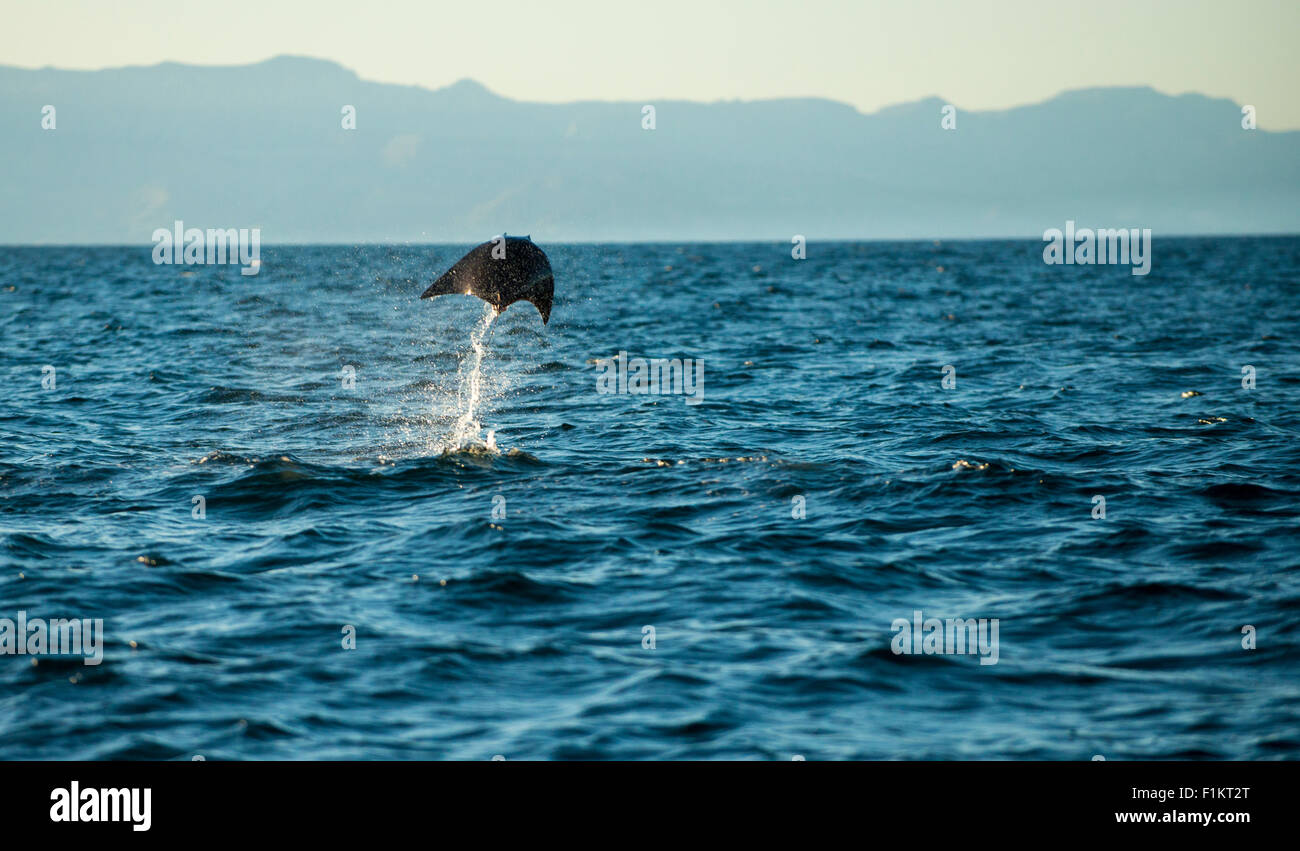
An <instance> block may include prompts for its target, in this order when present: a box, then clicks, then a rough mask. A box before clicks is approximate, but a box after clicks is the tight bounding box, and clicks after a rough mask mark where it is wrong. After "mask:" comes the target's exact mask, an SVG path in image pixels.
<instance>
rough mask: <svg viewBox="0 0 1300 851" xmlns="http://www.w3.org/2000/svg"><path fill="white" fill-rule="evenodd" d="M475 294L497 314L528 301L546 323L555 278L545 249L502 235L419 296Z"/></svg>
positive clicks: (553, 291)
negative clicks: (520, 302) (518, 303)
mask: <svg viewBox="0 0 1300 851" xmlns="http://www.w3.org/2000/svg"><path fill="white" fill-rule="evenodd" d="M453 293H462V294H465V295H476V296H478V297H479V298H481V299H483V300H484V301H486V302H487V303H488V304H490V305H492V306H493V307H494V308H496V311H497V313H500V312H501V311H503V310H505V309H506V308H507V307H509V306H510V305H512V304H514V303H515V302H517V301H527V302H531V303H532V305H533V306H534V307H536V308H537V312H538V313H540V314H541V315H542V324H543V325H545V324H546V323H547V322H548V321H550V318H551V299H552V297H553V296H554V294H555V278H554V277H553V276H552V275H551V263H550V261H549V260H547V259H546V254H545V252H543V251H542V249H540V248H538V247H537V246H536V245H534V244H533V241H532V240H531V239H529V238H528V237H526V236H501V237H497V238H496V239H493V240H492V241H490V242H485V243H483V244H482V245H480V246H479V247H477V248H475V249H474V250H473V251H471V252H470V253H469V254H466V255H465V256H464V257H462V258H460V259H459V260H457V261H456V265H454V266H452V267H451V268H450V269H448V270H447V271H446V272H445V273H444V274H443V276H442V277H441V278H439V279H438V280H436V281H434V282H433V284H432V285H431V286H430V287H429V288H428V289H427V290H425V291H424V293H423V294H421V296H420V298H432V297H433V296H436V295H451V294H453Z"/></svg>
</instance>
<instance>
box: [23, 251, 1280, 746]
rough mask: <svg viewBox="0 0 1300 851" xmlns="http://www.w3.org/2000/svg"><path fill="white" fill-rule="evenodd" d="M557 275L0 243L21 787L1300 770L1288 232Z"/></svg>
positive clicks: (413, 261)
mask: <svg viewBox="0 0 1300 851" xmlns="http://www.w3.org/2000/svg"><path fill="white" fill-rule="evenodd" d="M543 237H544V235H543V234H534V238H535V239H536V240H537V241H538V243H539V244H540V245H542V247H543V248H545V249H546V251H547V253H548V254H549V256H550V259H551V264H552V266H553V268H554V271H555V304H554V310H553V312H552V315H551V320H550V322H549V324H548V325H545V326H544V325H543V324H542V322H541V319H540V317H539V315H538V313H537V311H536V310H535V309H534V308H533V306H532V305H529V304H527V303H524V302H520V303H517V304H515V305H514V306H512V307H511V308H509V309H508V310H507V311H505V312H504V313H503V314H501V315H500V316H499V317H498V318H497V319H496V320H495V321H494V322H491V323H489V321H488V320H489V319H490V313H489V308H487V307H486V306H485V304H484V302H482V301H480V300H478V299H475V298H473V297H469V296H443V297H440V298H437V299H432V300H423V301H422V300H420V299H419V298H418V296H419V294H420V292H421V291H422V290H423V289H424V288H425V287H426V286H427V285H428V284H429V282H430V281H432V280H433V279H434V278H435V277H436V276H437V275H438V274H439V273H441V272H442V271H443V270H445V269H446V268H447V267H449V266H450V265H451V264H452V263H453V262H454V261H455V260H456V259H457V258H459V257H460V256H461V255H462V254H463V253H464V252H465V251H466V250H468V248H470V246H441V245H392V246H373V245H372V246H275V245H268V246H263V247H262V249H261V266H260V268H259V270H258V274H256V275H241V274H240V270H239V267H238V266H216V265H213V266H206V265H194V266H183V265H155V263H154V262H153V259H152V257H151V253H150V247H149V246H135V247H5V248H0V305H2V306H3V307H2V308H0V353H2V358H3V370H4V372H3V377H4V390H3V395H2V396H0V399H2V400H3V401H2V404H0V618H7V619H10V620H13V621H15V622H16V619H17V618H18V617H19V613H20V612H21V613H23V616H24V617H25V618H27V619H33V618H43V619H49V620H53V619H58V618H75V619H89V620H94V619H102V630H103V633H102V635H103V639H102V647H101V650H102V659H101V660H100V662H99V664H90V665H88V664H85V661H86V660H85V659H83V658H82V657H81V656H77V655H64V656H54V655H48V654H46V655H30V654H23V653H18V652H17V650H16V649H10V650H8V651H7V652H6V653H5V655H3V656H0V758H3V759H164V760H191V759H195V758H198V757H202V758H204V759H209V760H231V759H463V760H486V759H492V758H494V757H498V756H499V757H503V758H505V759H508V760H517V759H545V760H551V759H555V760H561V759H599V760H606V759H637V760H642V759H645V760H663V759H738V760H750V759H762V760H767V759H777V760H789V759H793V758H800V757H802V758H804V759H808V760H840V759H904V760H937V759H944V760H947V759H981V760H983V759H1051V760H1091V759H1094V758H1097V757H1101V758H1104V759H1107V760H1129V759H1174V758H1178V759H1272V758H1290V759H1294V758H1297V757H1300V627H1298V623H1300V555H1298V553H1300V440H1297V435H1298V434H1300V342H1298V339H1297V331H1300V239H1297V238H1201V239H1197V238H1177V239H1175V238H1160V237H1159V236H1158V235H1157V238H1156V239H1155V241H1154V245H1153V248H1152V266H1151V271H1150V274H1149V275H1146V276H1135V275H1132V274H1130V270H1129V268H1128V267H1124V266H1119V267H1108V266H1060V265H1048V264H1045V263H1044V260H1043V243H1042V242H1038V241H1034V240H1025V241H956V242H952V241H941V242H932V241H916V242H861V243H851V242H845V243H819V242H816V241H813V242H810V243H808V245H807V257H806V259H803V260H796V259H793V258H792V256H791V245H790V244H789V243H783V242H781V241H779V240H778V241H772V242H767V243H757V242H756V243H725V244H682V245H676V244H626V245H623V244H602V245H549V244H547V243H546V242H545V240H544V238H543ZM620 353H625V354H624V355H623V356H622V357H621V358H619V359H618V360H611V359H614V358H616V357H617V356H619V355H620ZM643 359H644V361H645V362H646V363H648V364H649V363H651V361H652V359H654V360H657V359H675V360H680V361H681V369H680V370H679V371H678V372H677V373H674V372H672V371H671V370H672V365H671V364H658V363H654V364H651V365H652V366H656V367H662V368H663V370H664V371H663V374H662V376H661V377H663V378H664V379H665V381H663V382H661V383H660V384H659V386H658V387H657V388H654V389H657V390H658V391H660V392H654V393H650V392H645V393H632V392H617V391H619V390H629V389H638V388H640V389H645V388H644V386H642V385H639V384H637V382H636V381H632V380H630V379H625V378H620V379H618V380H614V381H605V383H603V384H602V380H603V379H602V377H604V378H605V379H607V378H609V376H610V375H614V374H617V372H618V371H617V370H616V369H613V368H612V367H611V364H617V365H621V366H622V367H623V368H624V370H625V375H626V374H627V370H628V368H629V366H630V365H632V364H636V363H639V362H640V361H641V360H643ZM632 372H634V373H636V374H642V373H640V371H639V368H636V369H633V370H632ZM678 376H681V377H682V378H683V379H686V378H690V379H691V380H692V381H693V382H694V383H692V384H691V386H690V388H689V390H690V392H687V390H688V388H686V387H684V386H679V385H681V384H682V382H678V381H677V380H676V379H677V377H678ZM668 379H672V380H668ZM610 390H613V391H614V392H606V391H610ZM665 391H666V392H665ZM674 391H680V392H674ZM932 619H937V621H934V622H936V623H939V624H940V626H941V627H942V628H943V631H942V633H941V634H936V633H934V632H933V630H932V629H931V627H930V626H929V623H930V622H931V621H932ZM954 621H956V622H957V623H958V629H957V630H956V634H957V636H958V637H960V636H961V629H962V627H961V624H962V623H967V622H969V623H975V622H978V624H979V628H978V630H972V632H970V633H969V635H970V636H971V637H972V638H977V640H976V641H975V646H974V647H972V646H971V644H969V643H968V644H967V645H966V646H965V647H964V650H962V649H961V648H959V647H956V646H955V645H954V644H953V642H952V640H951V638H952V635H953V633H954V630H953V629H952V626H951V625H952V623H953V622H954ZM931 638H933V639H934V643H933V644H930V643H928V642H929V640H930V639H931ZM16 646H17V645H16V644H15V645H14V647H16ZM972 650H973V651H974V652H972Z"/></svg>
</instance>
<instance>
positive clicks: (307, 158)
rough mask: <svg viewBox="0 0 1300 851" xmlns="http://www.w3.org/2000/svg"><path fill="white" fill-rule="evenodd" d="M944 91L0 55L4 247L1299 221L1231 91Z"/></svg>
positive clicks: (1014, 232) (955, 233)
mask: <svg viewBox="0 0 1300 851" xmlns="http://www.w3.org/2000/svg"><path fill="white" fill-rule="evenodd" d="M592 73H593V74H596V73H599V69H593V71H592ZM645 104H652V105H653V106H654V107H655V124H656V127H655V129H654V130H645V129H643V128H642V107H643V106H644V105H645ZM45 105H52V106H54V107H55V113H54V120H55V122H56V129H54V130H43V129H42V127H41V122H42V108H43V107H44V106H45ZM345 105H351V106H353V107H355V110H356V129H355V130H345V129H343V127H342V121H343V117H344V116H343V114H342V110H343V107H344V106H345ZM943 106H944V102H943V101H942V100H940V99H938V98H929V99H926V100H922V101H918V102H915V103H908V104H903V105H900V106H895V107H890V108H887V109H882V110H881V111H879V112H876V113H873V114H870V115H864V114H862V113H860V112H858V111H857V110H855V109H853V108H852V107H850V106H847V105H845V104H842V103H837V102H834V101H829V100H819V99H811V98H810V99H783V100H765V101H746V102H740V101H727V102H717V103H693V102H687V101H672V100H658V101H655V100H650V101H644V102H643V101H636V102H631V101H630V102H625V103H607V102H594V101H584V102H578V103H566V104H541V103H526V102H522V101H514V100H509V99H507V98H503V97H500V96H498V95H496V94H493V93H492V92H490V91H488V90H487V89H485V88H484V87H483V86H481V85H479V84H477V83H475V82H472V81H470V80H463V81H461V82H459V83H456V84H455V85H452V86H448V87H446V88H443V89H436V90H430V89H424V88H420V87H416V86H398V85H389V84H383V83H374V82H367V81H365V80H362V79H360V78H358V77H357V76H356V74H354V73H352V72H351V71H348V70H347V69H345V68H342V67H340V66H339V65H336V64H334V63H332V62H327V61H322V60H317V59H306V58H298V57H279V58H276V59H271V60H268V61H266V62H261V63H258V64H255V65H248V66H236V67H200V66H189V65H179V64H174V63H164V64H162V65H155V66H152V67H142V68H120V69H111V70H103V71H62V70H56V69H39V70H27V69H19V68H10V67H0V158H2V160H3V162H4V164H5V172H6V175H5V179H4V192H3V193H2V194H0V243H8V244H13V243H29V242H30V243H87V242H89V243H148V242H149V241H150V237H151V234H152V232H153V230H154V229H155V228H160V227H171V226H172V223H173V222H174V221H175V220H176V219H181V220H183V221H184V222H185V224H186V226H189V227H200V228H209V227H214V228H215V227H221V228H227V227H259V228H261V229H262V241H263V242H264V243H284V242H369V241H392V242H407V241H411V242H471V241H479V240H484V239H488V238H490V237H491V236H492V235H494V234H497V233H500V232H502V231H506V232H509V233H521V234H522V233H531V234H532V235H533V237H534V239H536V240H538V241H542V242H556V241H609V240H628V241H634V240H712V239H719V240H725V239H781V240H784V241H786V242H788V241H789V240H790V238H791V236H792V235H794V234H803V235H805V236H806V237H807V239H808V240H809V241H817V240H824V239H841V238H880V239H885V238H931V237H935V238H938V237H945V238H955V237H980V236H1018V237H1032V238H1040V237H1041V236H1042V233H1043V231H1044V230H1045V229H1046V228H1051V227H1062V226H1063V224H1064V222H1065V220H1066V219H1073V220H1075V221H1077V222H1078V223H1079V225H1080V226H1081V227H1083V226H1100V227H1144V228H1145V227H1149V228H1151V229H1152V230H1153V231H1154V232H1155V235H1156V237H1157V238H1158V237H1159V236H1160V235H1168V234H1175V233H1181V234H1188V233H1192V234H1200V233H1295V232H1300V132H1294V131H1293V132H1284V133H1274V132H1267V131H1264V130H1249V131H1248V130H1243V129H1242V127H1241V106H1240V105H1238V104H1235V103H1233V102H1231V101H1228V100H1219V99H1213V98H1209V97H1205V96H1202V95H1181V96H1177V97H1173V96H1168V95H1164V94H1160V93H1158V92H1156V91H1154V90H1152V89H1149V88H1102V89H1084V90H1079V91H1071V92H1066V93H1063V94H1061V95H1058V96H1057V97H1054V98H1052V99H1051V100H1048V101H1046V102H1044V103H1040V104H1035V105H1032V106H1024V107H1018V108H1015V109H1009V110H1001V111H990V112H967V111H964V110H961V109H960V106H958V111H957V115H956V119H957V126H956V129H955V130H943V129H941V127H940V121H941V117H942V116H941V110H942V108H943Z"/></svg>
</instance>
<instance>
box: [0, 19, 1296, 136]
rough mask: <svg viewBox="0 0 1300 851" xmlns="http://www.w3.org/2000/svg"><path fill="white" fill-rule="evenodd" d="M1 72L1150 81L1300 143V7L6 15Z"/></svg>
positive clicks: (971, 87) (987, 100)
mask: <svg viewBox="0 0 1300 851" xmlns="http://www.w3.org/2000/svg"><path fill="white" fill-rule="evenodd" d="M0 20H3V21H4V26H3V27H2V28H0V65H14V66H19V67H27V68H39V67H46V66H53V67H57V68H77V69H97V68H111V67H120V66H124V65H152V64H156V63H158V62H164V61H175V62H185V63H190V64H197V65H232V64H234V65H238V64H248V63H252V62H258V61H261V60H263V59H267V58H270V57H272V56H277V55H282V54H293V55H300V56H313V57H318V58H323V59H330V60H333V61H335V62H338V63H339V64H341V65H344V66H346V67H348V68H350V69H351V70H353V71H356V72H357V73H358V74H359V75H360V76H361V77H363V78H365V79H369V80H375V81H379V82H387V83H402V84H409V85H419V86H425V87H428V88H438V87H441V86H445V85H448V84H450V83H453V82H455V81H456V80H459V79H462V78H466V77H469V78H472V79H475V80H478V81H479V82H481V83H483V84H484V85H486V86H487V87H488V88H490V89H492V90H493V91H495V92H497V93H498V94H501V95H504V96H506V97H510V98H515V99H518V100H530V101H547V102H557V103H558V102H565V101H573V100H623V101H636V100H643V101H646V102H649V101H652V100H669V99H681V100H696V101H716V100H731V99H742V100H756V99H763V98H775V97H802V96H816V97H825V98H830V99H833V100H838V101H842V102H845V103H849V104H852V105H853V106H855V107H857V108H858V109H860V110H861V111H863V112H874V111H876V110H877V109H880V108H881V107H883V106H888V105H891V104H895V103H902V102H906V101H912V100H917V99H920V98H923V97H928V96H932V95H933V96H938V97H941V98H944V99H945V100H946V101H947V102H949V103H952V104H954V105H956V106H957V107H958V108H960V109H967V110H985V109H1004V108H1008V107H1012V106H1018V105H1021V104H1026V103H1036V102H1039V101H1042V100H1045V99H1047V98H1050V97H1051V96H1052V95H1055V94H1057V93H1058V92H1061V91H1064V90H1068V89H1077V88H1086V87H1091V86H1133V85H1146V86H1152V87H1153V88H1155V89H1157V90H1159V91H1161V92H1165V93H1168V94H1182V93H1184V92H1199V93H1202V94H1206V95H1210V96H1213V97H1226V98H1231V99H1232V100H1235V101H1236V102H1238V103H1241V104H1251V105H1254V106H1255V108H1256V110H1257V116H1258V122H1259V126H1260V128H1261V129H1266V130H1294V129H1300V98H1298V97H1296V94H1297V92H1298V91H1300V60H1298V59H1297V58H1296V52H1295V44H1294V42H1295V39H1296V36H1297V34H1300V0H1217V2H1210V0H1084V2H1079V3H1070V2H1065V0H897V2H895V0H889V1H888V2H870V0H858V1H857V2H833V0H796V2H789V0H787V2H769V0H744V2H735V1H734V0H685V2H683V0H652V2H637V3H630V2H619V0H530V2H515V0H490V1H489V2H469V3H467V2H457V3H448V2H441V1H440V0H423V2H420V0H409V2H408V1H407V0H401V1H400V2H399V0H366V2H362V3H357V2H353V0H348V2H335V0H222V1H221V2H217V3H213V2H211V0H207V1H206V2H192V0H129V2H121V3H117V2H107V0H40V2H30V0H0Z"/></svg>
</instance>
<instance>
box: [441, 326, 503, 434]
mask: <svg viewBox="0 0 1300 851" xmlns="http://www.w3.org/2000/svg"><path fill="white" fill-rule="evenodd" d="M485 307H486V310H485V311H484V313H483V317H482V318H481V319H479V321H478V324H477V325H475V326H474V331H473V332H472V333H471V334H470V338H469V339H470V354H469V357H468V358H467V359H466V361H465V362H464V363H463V364H462V365H461V370H460V390H459V394H460V410H461V414H460V417H459V418H458V419H457V420H456V424H455V426H454V427H453V428H452V431H451V434H450V435H449V436H448V437H447V441H446V444H445V445H444V451H450V452H456V451H466V450H469V451H473V450H476V449H478V450H485V451H487V452H493V453H495V452H496V451H497V448H496V433H495V432H494V431H492V430H490V429H489V430H488V433H487V436H486V437H480V433H481V432H482V431H483V424H482V423H481V422H479V420H478V408H479V404H480V403H481V402H482V401H483V357H484V355H485V354H486V353H487V339H488V335H489V334H490V333H491V331H492V322H493V321H494V320H495V319H496V318H497V311H496V308H494V307H492V305H490V304H489V305H485Z"/></svg>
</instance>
